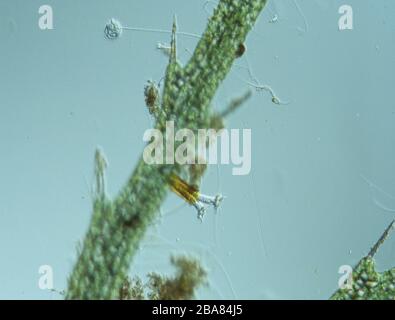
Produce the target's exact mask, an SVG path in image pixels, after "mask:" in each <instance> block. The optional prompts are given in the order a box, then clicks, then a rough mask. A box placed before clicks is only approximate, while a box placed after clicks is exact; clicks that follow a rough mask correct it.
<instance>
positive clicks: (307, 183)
mask: <svg viewBox="0 0 395 320" xmlns="http://www.w3.org/2000/svg"><path fill="white" fill-rule="evenodd" d="M204 3H205V1H204V0H189V1H184V0H167V1H159V0H144V1H137V0H117V1H93V0H90V1H65V0H63V1H59V0H57V1H55V0H48V1H36V0H31V1H23V0H17V1H15V0H12V1H11V0H1V1H0V39H1V41H0V107H1V109H0V147H1V156H0V257H1V258H0V259H1V260H0V261H1V263H0V298H21V299H25V298H36V299H42V298H45V299H58V298H61V296H59V295H58V294H56V293H51V292H48V291H43V290H40V289H39V288H38V284H37V283H38V279H39V273H38V268H39V266H40V265H44V264H48V265H51V266H52V267H53V270H54V285H55V288H56V289H58V290H62V289H64V288H65V287H66V279H67V276H68V274H69V273H70V270H71V268H72V266H73V263H74V261H75V252H76V246H77V243H78V242H79V241H80V240H81V239H82V238H83V235H84V233H85V231H86V229H87V227H88V223H89V219H90V208H91V199H90V187H91V184H92V176H93V154H94V150H95V148H96V146H101V147H102V149H103V150H104V152H105V154H106V156H107V158H108V160H109V163H110V167H109V169H108V171H107V180H108V192H109V194H110V195H112V196H114V195H116V193H117V192H118V190H119V189H120V188H121V186H122V185H123V184H124V182H125V181H126V178H127V177H128V176H129V174H130V173H131V171H132V169H133V167H134V165H135V163H136V161H137V159H138V157H139V155H140V153H141V151H142V148H143V142H142V135H143V132H144V130H146V129H147V128H149V127H150V126H151V124H152V120H151V119H150V117H149V116H148V113H147V110H146V108H145V106H144V100H143V87H144V85H145V83H146V80H148V79H152V80H155V81H159V80H160V79H161V78H162V77H163V75H164V69H165V66H166V62H167V59H166V57H165V56H164V55H163V54H162V53H161V52H159V51H158V50H157V49H156V44H157V43H158V42H168V40H169V36H168V35H167V34H159V33H142V32H132V31H125V32H124V33H123V35H122V37H121V38H120V39H118V40H116V41H109V40H106V39H104V36H103V29H104V25H105V23H106V22H107V20H108V19H109V18H111V17H115V18H117V19H119V20H120V21H121V22H122V23H123V25H124V26H129V27H145V28H160V29H166V30H168V29H170V27H171V23H172V17H173V15H174V14H177V17H178V24H179V29H180V31H184V32H191V33H196V34H201V32H202V31H203V30H204V27H205V24H206V22H207V17H208V14H207V12H206V11H205V10H204V8H203V6H204ZM43 4H48V5H51V6H52V8H53V11H54V30H46V31H42V30H40V29H39V28H38V18H39V14H38V8H39V7H40V6H41V5H43ZM343 4H349V5H352V7H353V9H354V30H352V31H350V30H346V31H339V30H338V19H339V14H338V8H339V7H340V5H343ZM213 5H214V4H213V3H209V4H208V5H207V6H206V10H207V11H209V12H210V11H211V10H212V8H213ZM391 12H392V13H393V12H395V3H394V1H391V0H380V1H367V0H364V1H361V0H347V1H346V2H344V1H339V0H304V1H302V0H296V1H294V0H277V1H276V0H271V1H269V3H268V6H267V7H266V9H265V11H264V12H263V13H262V14H261V16H260V19H259V21H258V23H257V25H256V27H255V29H254V30H253V31H252V32H251V33H250V35H249V37H248V41H247V48H248V49H247V54H246V56H245V57H243V58H242V59H239V60H238V61H237V64H238V66H236V67H234V69H233V70H232V72H231V73H230V75H229V77H228V78H227V80H226V81H225V82H224V83H223V85H222V86H221V89H220V90H219V91H218V94H217V95H216V97H215V101H214V102H213V105H214V107H215V108H216V109H221V107H224V106H225V105H226V103H227V102H229V100H230V99H231V98H233V97H235V96H238V95H239V94H242V93H243V92H245V90H246V89H247V88H248V85H247V84H246V83H245V82H243V80H242V79H246V80H248V73H247V72H246V70H245V68H243V66H246V63H247V60H246V57H247V58H248V61H249V62H250V65H251V70H252V71H253V73H254V74H255V76H256V77H257V78H258V79H259V81H260V82H261V83H262V84H269V85H270V86H272V88H273V89H274V90H275V91H276V93H277V95H278V96H279V97H280V98H281V99H283V100H289V101H290V102H291V103H290V104H289V105H286V106H276V105H274V104H272V103H271V100H270V96H269V95H268V94H267V93H266V92H256V93H255V95H254V97H253V98H252V99H250V100H249V101H248V103H246V105H245V106H244V107H243V109H242V110H240V111H238V112H237V113H236V114H234V115H233V116H232V117H231V118H230V119H229V120H228V122H227V125H228V127H229V128H251V129H252V170H251V173H250V175H248V176H239V177H235V176H232V174H231V166H218V167H217V166H213V167H211V168H210V170H209V172H208V175H207V176H206V178H205V179H204V183H203V186H202V190H203V192H204V193H208V194H215V193H216V192H222V193H223V194H224V195H226V197H227V198H226V200H225V201H224V202H223V205H222V206H221V208H220V211H219V212H218V213H217V214H215V213H214V212H213V211H209V212H208V214H207V216H206V219H205V221H204V223H202V224H201V223H199V222H198V221H197V219H196V213H195V211H194V209H193V208H190V207H188V206H186V205H183V204H182V200H180V199H179V198H177V197H176V196H174V195H169V197H168V199H167V201H166V202H165V203H164V205H163V208H162V213H163V214H162V217H161V219H159V220H158V221H157V223H156V225H155V226H152V227H151V228H150V230H149V232H148V233H147V235H146V237H145V240H144V242H143V243H142V244H141V251H140V253H139V254H138V256H137V257H136V258H135V259H134V261H133V264H132V269H131V274H138V275H144V274H146V273H147V272H149V271H159V272H163V273H170V272H172V268H171V267H170V265H169V256H170V254H172V253H190V254H193V255H195V256H197V257H200V258H201V260H202V262H203V264H204V265H205V267H206V268H207V269H208V271H209V282H210V286H209V287H206V288H202V289H201V290H199V292H198V298H230V299H232V298H251V299H266V298H269V299H271V298H286V299H293V298H301V299H304V298H309V299H325V298H328V297H329V295H330V294H331V293H332V292H333V291H334V290H335V289H336V287H337V282H338V279H339V276H340V275H339V274H338V268H339V267H340V266H341V265H344V264H350V265H353V264H355V263H356V262H357V261H358V260H359V259H360V258H361V257H362V256H363V255H365V254H366V253H367V252H368V250H369V248H370V246H371V245H372V244H373V243H374V242H375V241H376V240H377V238H378V237H379V235H380V234H381V233H382V231H383V230H384V229H385V227H386V226H387V224H388V223H389V221H390V220H391V219H392V218H393V217H394V210H395V198H394V196H395V174H394V172H395V170H394V169H395V161H394V156H395V148H394V147H395V125H394V121H395V102H394V98H393V92H394V91H393V77H394V71H395V58H394V49H395V22H394V19H393V15H392V16H391ZM275 15H277V16H278V20H277V22H275V23H270V22H269V21H270V20H271V19H272V18H273V17H274V16H275ZM195 44H196V40H195V39H193V38H188V37H182V36H179V41H178V48H179V52H180V60H181V62H184V63H185V62H186V61H187V59H188V57H189V53H188V50H189V51H192V50H193V48H194V45H195ZM186 49H188V50H186ZM174 208H178V210H174ZM377 262H378V267H379V269H380V270H384V269H386V268H389V267H391V266H394V265H395V237H392V238H391V239H389V240H388V242H386V243H385V245H384V246H383V248H382V249H381V250H380V253H379V254H378V256H377Z"/></svg>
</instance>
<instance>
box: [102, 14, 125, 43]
mask: <svg viewBox="0 0 395 320" xmlns="http://www.w3.org/2000/svg"><path fill="white" fill-rule="evenodd" d="M122 29H123V28H122V24H121V23H120V22H119V21H118V20H116V19H114V18H111V19H110V21H108V22H107V24H106V27H105V28H104V35H105V37H106V38H107V39H109V40H115V39H118V38H119V37H120V36H121V35H122Z"/></svg>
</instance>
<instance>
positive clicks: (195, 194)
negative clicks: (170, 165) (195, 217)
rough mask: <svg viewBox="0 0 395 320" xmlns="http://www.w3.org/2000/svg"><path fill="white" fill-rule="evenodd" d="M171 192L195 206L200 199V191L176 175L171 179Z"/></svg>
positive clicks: (171, 176)
mask: <svg viewBox="0 0 395 320" xmlns="http://www.w3.org/2000/svg"><path fill="white" fill-rule="evenodd" d="M169 185H170V188H171V190H172V191H173V192H174V193H176V194H177V195H178V196H180V197H181V198H183V199H184V200H185V201H187V202H188V203H190V204H195V203H196V202H197V201H198V199H199V190H198V189H197V188H196V187H194V186H192V185H189V184H188V183H187V182H186V181H184V180H182V179H181V178H180V177H179V176H177V175H176V174H172V175H170V177H169Z"/></svg>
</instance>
